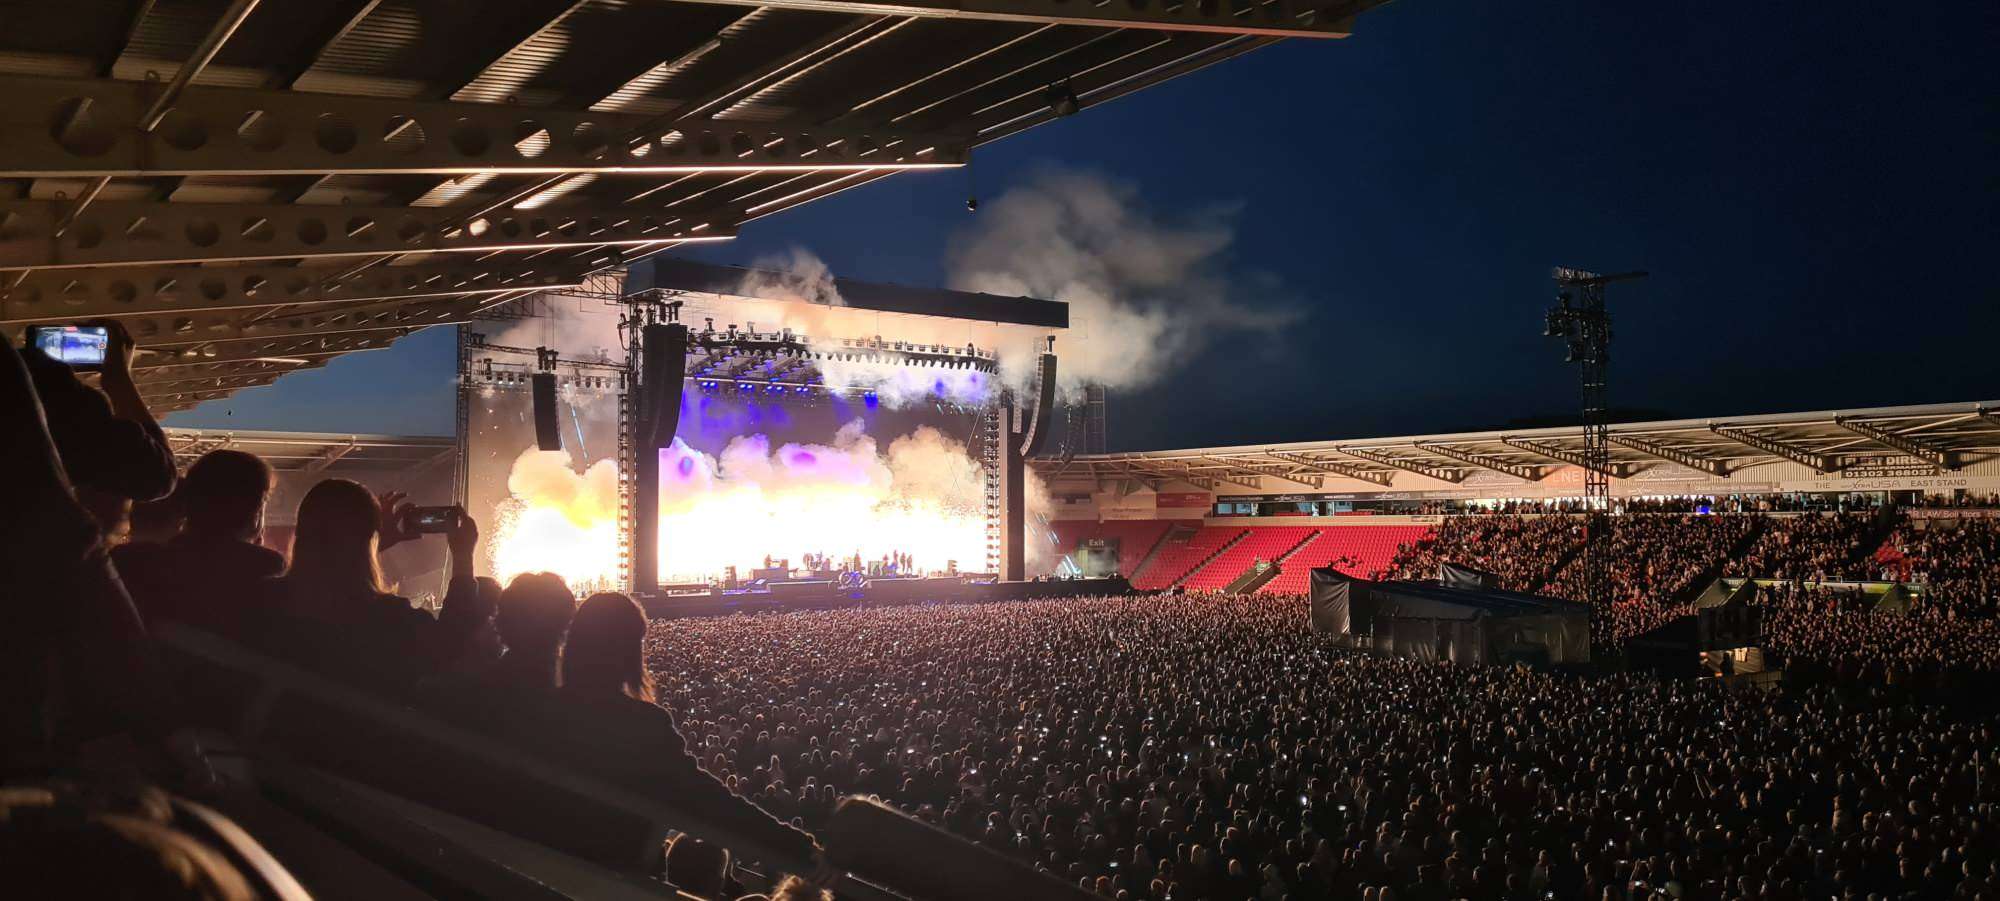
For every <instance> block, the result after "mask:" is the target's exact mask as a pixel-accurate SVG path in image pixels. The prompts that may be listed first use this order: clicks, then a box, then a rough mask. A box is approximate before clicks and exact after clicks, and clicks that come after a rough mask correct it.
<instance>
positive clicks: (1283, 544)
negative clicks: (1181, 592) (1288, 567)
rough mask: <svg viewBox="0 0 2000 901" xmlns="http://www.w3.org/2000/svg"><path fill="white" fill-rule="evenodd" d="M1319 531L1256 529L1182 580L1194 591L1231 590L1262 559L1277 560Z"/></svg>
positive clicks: (1295, 528)
mask: <svg viewBox="0 0 2000 901" xmlns="http://www.w3.org/2000/svg"><path fill="white" fill-rule="evenodd" d="M1315 531H1318V530H1316V529H1314V528H1312V527H1311V526H1253V527H1251V528H1249V529H1246V530H1244V533H1243V538H1242V539H1241V540H1239V541H1237V542H1236V543H1235V544H1232V545H1230V546H1229V547H1227V548H1224V549H1223V550H1222V551H1221V552H1219V553H1217V554H1216V555H1215V558H1214V559H1212V560H1210V561H1209V562H1207V563H1206V564H1203V565H1202V566H1199V567H1197V568H1195V569H1194V570H1193V571H1191V572H1189V573H1188V574H1187V575H1186V576H1183V577H1182V578H1181V584H1182V585H1184V586H1186V587H1187V588H1188V589H1189V590H1193V591H1214V590H1217V589H1221V588H1227V587H1228V586H1229V583H1231V582H1234V581H1236V579H1237V577H1238V576H1241V575H1243V574H1244V573H1245V572H1247V571H1248V570H1249V569H1250V567H1252V566H1254V565H1255V564H1256V563H1257V561H1259V560H1277V559H1278V558H1280V557H1282V556H1284V555H1285V554H1287V553H1289V552H1291V551H1292V550H1293V549H1294V548H1296V547H1298V546H1299V543H1300V542H1303V541H1305V540H1306V539H1308V538H1311V537H1312V534H1313V532H1315Z"/></svg>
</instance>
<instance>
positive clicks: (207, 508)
mask: <svg viewBox="0 0 2000 901" xmlns="http://www.w3.org/2000/svg"><path fill="white" fill-rule="evenodd" d="M271 481H272V476H271V467H270V466H269V465H267V464H265V462H264V461H263V459H261V458H259V457H258V456H257V455H255V454H249V453H244V452H243V451H235V450H217V451H210V452H208V453H207V454H204V455H202V457H201V459H199V460H196V461H195V462H194V465H192V466H190V467H188V471H187V476H186V477H185V478H183V479H182V480H181V487H180V490H179V491H177V492H176V493H175V495H174V497H175V499H176V500H177V501H178V502H179V503H180V505H181V506H182V509H184V510H185V511H186V525H185V526H184V527H183V529H182V531H181V533H180V534H179V535H176V536H174V537H173V538H172V539H170V540H168V541H167V542H165V543H162V544H150V543H136V542H135V543H132V544H127V545H125V546H123V547H120V548H118V549H117V550H116V551H114V552H113V553H112V561H113V562H114V563H116V564H117V566H118V572H119V575H120V576H121V577H123V578H124V579H125V584H126V586H127V588H129V589H130V590H131V592H132V600H133V601H134V602H135V603H136V604H138V605H139V612H140V614H141V615H143V616H144V617H145V618H146V620H147V621H148V622H154V621H163V620H164V621H173V622H181V623H186V624H188V625H191V626H195V627H198V628H201V629H206V630H208V631H212V632H216V633H218V634H221V635H230V636H235V635H240V634H242V632H243V630H244V629H246V628H248V627H249V625H250V624H251V623H252V622H253V620H254V618H255V617H256V616H257V615H258V614H259V613H260V611H259V609H258V608H259V606H260V605H261V604H262V603H263V601H264V598H265V596H266V595H267V594H268V586H266V585H265V582H266V581H267V580H269V579H272V578H275V577H277V576H278V575H280V574H282V573H283V572H284V571H285V556H284V555H283V554H280V553H278V552H277V551H274V550H271V549H270V548H267V547H265V546H263V545H262V544H260V543H258V542H259V539H260V538H261V537H262V536H263V531H264V504H265V501H266V499H267V498H268V497H269V496H270V493H271Z"/></svg>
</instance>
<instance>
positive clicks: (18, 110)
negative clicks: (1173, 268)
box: [0, 0, 1382, 412]
mask: <svg viewBox="0 0 2000 901" xmlns="http://www.w3.org/2000/svg"><path fill="white" fill-rule="evenodd" d="M1380 2H1382V0H1197V2H1184V0H1168V2H1161V3H1155V2H1139V0H1131V2H1113V3H1091V2H1085V0H953V2H951V3H944V2H941V0H899V2H896V3H882V2H872V0H771V2H765V0H522V2H491V3H479V2H468V0H321V2H312V3H305V2H280V0H263V2H258V0H185V2H176V3H150V2H147V3H137V2H132V0H67V2H62V3H53V2H50V3H19V4H11V5H10V8H9V11H8V12H7V13H6V16H5V18H4V22H5V27H4V28H0V92H4V95H5V96H6V98H7V103H8V113H7V115H6V116H5V117H4V121H0V186H4V187H0V239H4V240H0V277H4V278H0V290H4V297H0V328H4V329H5V330H7V331H8V332H9V333H17V332H18V330H19V328H20V326H21V325H23V324H25V323H28V322H65V321H76V320H80V319H89V318H95V317H102V316H115V317H118V318H120V319H122V320H124V321H125V322H126V323H127V324H128V325H129V327H130V328H131V329H132V331H133V333H134V334H135V336H136V337H137V338H138V340H139V342H140V344H141V346H143V347H147V348H150V349H152V350H154V351H155V353H152V354H149V355H147V356H146V357H144V358H143V359H142V362H141V366H142V368H143V372H142V373H141V376H140V378H141V389H142V392H143V393H144V394H145V395H146V396H147V397H148V399H149V400H150V402H151V403H152V404H153V405H154V406H155V408H156V409H157V410H159V411H161V412H167V411H172V410H177V409H183V408H186V407H188V406H192V405H194V404H196V403H199V402H201V401H204V400H210V399H215V398H220V397H225V396H227V395H228V394H229V393H231V392H233V391H235V390H237V389H239V388H242V387H246V386H249V385H255V384H264V383H267V382H269V381H270V380H271V379H273V378H276V377H278V376H280V375H283V374H284V373H286V372H291V371H296V370H298V369H302V368H307V367H312V366H318V365H321V364H323V363H324V362H325V361H326V360H327V359H328V358H330V357H332V356H334V355H338V354H342V353H348V352H353V351H361V350H370V349H376V348H380V347H383V346H386V345H387V344H388V343H389V342H390V341H392V340H394V339H395V338H397V337H399V336H401V335H404V334H407V333H409V332H411V331H413V330H416V329H420V328H425V327H429V326H433V325H440V324H448V323H455V322H462V321H465V320H466V319H468V318H470V317H472V316H474V315H477V314H479V313H481V312H482V311H485V310H489V309H490V308H492V307H495V306H496V305H501V304H505V303H508V302H509V301H512V300H514V299H517V298H520V297H522V296H525V295H528V294H530V293H533V292H536V291H541V290H548V289H559V288H572V287H575V286H579V285H585V284H586V283H587V282H591V281H593V279H595V282H596V284H595V286H594V287H592V288H591V290H595V291H600V292H601V291H604V290H607V288H608V289H610V290H615V289H616V284H617V283H616V282H615V281H607V280H606V279H605V278H604V277H603V276H602V275H599V276H595V277H594V276H593V275H592V273H607V272H609V273H616V272H618V271H620V270H621V269H622V268H623V267H625V266H626V265H628V264H629V263H631V262H633V261H635V260H638V259H641V258H645V257H647V256H648V255H650V254H654V253H658V252H660V251H662V250H666V249H669V248H673V247H677V246H682V245H684V244H687V243H690V242H701V241H715V240H726V239H727V238H728V237H730V236H731V235H732V234H733V233H734V231H735V230H736V229H737V228H738V227H739V226H741V225H742V224H743V223H745V222H748V221H750V220H753V219H757V218H760V217H763V216H768V215H771V214H772V213H776V212H780V211H782V210H785V209H789V208H790V207H793V206H796V205H798V204H801V203H806V202H809V201H812V200H815V199H817V198H820V197H825V196H828V195H830V194H833V193H836V192H838V191H842V190H845V189H847V188H850V187H854V186H856V185H860V184H865V183H867V182H869V181H872V180H874V179H877V178H881V177H883V176H885V175H889V174H892V173H894V172H897V171H903V170H909V169H932V168H941V167H951V166H958V165H962V164H963V163H964V162H965V161H966V160H967V158H968V154H969V153H970V151H971V149H972V148H974V147H976V146H978V145H980V144H983V143H986V142H988V141H992V140H996V139H998V138H1002V137H1005V136H1007V135H1010V134H1014V133H1016V132H1019V131H1021V130H1023V129H1026V128H1030V127H1033V126H1035V125H1038V124H1041V123H1043V122H1046V121H1049V120H1051V119H1053V118H1056V117H1058V116H1062V115H1067V114H1072V113H1075V112H1077V111H1078V110H1079V109H1081V110H1082V111H1083V112H1084V114H1086V115H1087V114H1088V109H1089V107H1092V106H1094V105H1097V104H1100V103H1105V102H1108V101H1110V100H1113V99H1116V98H1118V97H1120V96H1123V95H1125V94H1127V93H1130V92H1132V91H1136V90H1139V89H1141V88H1144V87H1147V86H1149V85H1152V84H1156V83H1159V82H1161V81H1164V80H1166V79H1169V78H1173V77H1176V76H1179V75H1183V74H1187V73H1190V72H1193V71H1195V70H1198V69H1200V68H1202V67H1204V66H1207V65H1210V64H1212V63H1215V62H1218V61H1221V60H1224V59H1228V58H1230V57H1232V56H1235V55H1237V54H1240V53H1244V52H1246V51H1249V50H1252V49H1255V48H1258V47H1261V46H1263V45H1265V44H1269V43H1272V42H1274V41H1277V40H1281V39H1284V38H1287V37H1307V38H1317V37H1341V36H1345V35H1346V34H1348V33H1349V31H1350V30H1351V29H1352V27H1353V24H1354V20H1355V18H1356V16H1357V15H1358V14H1359V13H1361V12H1363V11H1365V10H1367V9H1370V8H1372V7H1374V6H1376V5H1379V3H1380ZM1206 112H1207V113H1210V114H1220V113H1222V112H1223V111H1221V110H1213V111H1206ZM1202 114H1203V113H1202V112H1201V111H1196V112H1194V114H1193V115H1194V116H1195V117H1196V118H1197V119H1198V118H1199V117H1200V116H1201V115H1202ZM1216 133H1217V132H1216V130H1215V129H1213V128H1209V129H1195V130H1194V131H1190V132H1188V134H1190V135H1194V134H1200V135H1205V136H1210V135H1213V134H1216ZM1190 139H1192V138H1190ZM1201 139H1204V140H1205V139H1208V138H1206V137H1204V138H1201ZM860 227H865V225H862V226H860Z"/></svg>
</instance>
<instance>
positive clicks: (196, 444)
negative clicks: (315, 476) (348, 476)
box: [166, 429, 458, 475]
mask: <svg viewBox="0 0 2000 901" xmlns="http://www.w3.org/2000/svg"><path fill="white" fill-rule="evenodd" d="M166 431H167V443H168V444H171V445H173V449H174V460H175V462H177V463H179V464H180V465H181V466H183V467H185V466H187V465H188V464H189V463H193V462H194V460H195V458H197V457H200V456H201V455H202V454H205V453H208V452H209V451H214V450H222V449H224V448H234V449H236V450H244V451H249V452H251V453H253V454H256V455H257V456H259V457H262V458H264V462H266V463H269V464H271V468H272V469H275V470H277V471H279V472H304V473H319V472H324V473H326V474H328V475H337V474H339V473H340V472H342V471H345V470H355V469H365V470H371V471H381V470H413V469H422V468H425V467H429V466H434V465H438V464H441V463H444V462H446V461H448V460H451V459H452V458H454V457H455V456H457V454H458V448H457V444H456V443H455V442H454V441H453V440H452V439H451V438H449V437H434V436H427V435H417V436H411V435H338V434H333V433H330V432H255V431H224V430H219V429H167V430H166Z"/></svg>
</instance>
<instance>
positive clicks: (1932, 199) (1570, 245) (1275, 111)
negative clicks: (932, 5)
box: [170, 0, 2000, 450]
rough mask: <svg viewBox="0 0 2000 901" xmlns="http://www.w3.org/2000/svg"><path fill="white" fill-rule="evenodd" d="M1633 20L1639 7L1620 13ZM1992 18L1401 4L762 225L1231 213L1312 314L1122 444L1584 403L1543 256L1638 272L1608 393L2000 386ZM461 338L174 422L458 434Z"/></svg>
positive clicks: (1951, 391)
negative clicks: (992, 204)
mask: <svg viewBox="0 0 2000 901" xmlns="http://www.w3.org/2000/svg"><path fill="white" fill-rule="evenodd" d="M1610 7H1616V9H1612V8H1610ZM1996 39H2000V4H1994V3H1991V2H1961V0H1943V2H1937V3H1927V4H1912V5H1906V6H1902V7H1885V6H1882V5H1881V4H1866V5H1864V4H1860V3H1844V2H1843V3H1827V2H1803V0H1787V2H1770V3H1757V4H1731V3H1698V4H1605V3H1601V2H1592V0H1547V2H1542V3H1508V4H1500V3H1472V2H1463V0H1461V2H1448V0H1399V2H1396V3H1392V4H1390V5H1389V6H1387V7H1384V8H1382V9H1380V10H1377V11H1375V12H1372V13H1369V14H1366V15H1364V16H1362V18H1361V20H1360V25H1359V28H1358V33H1357V34H1356V35H1355V36H1354V37H1352V38H1350V39H1347V40H1345V41H1293V42H1288V43H1285V44H1281V45H1278V46H1276V47H1272V48H1267V49H1264V50H1260V51H1256V52H1254V53H1252V54H1250V55H1248V56H1245V57H1241V58H1239V59H1236V60H1233V61H1230V62H1227V63H1224V64H1221V65H1219V66H1215V67H1211V68H1209V69H1206V70H1203V71H1201V72H1198V73H1196V74H1194V75H1192V76H1188V77H1184V78H1181V79H1178V80H1175V81H1172V82H1169V83H1167V84H1165V85H1163V86H1160V87H1155V88H1152V89H1149V90H1146V91H1142V92H1140V93H1138V94H1135V95H1132V96H1129V97H1126V98H1124V99H1121V100H1117V101H1114V102H1111V103H1108V104H1106V105H1105V106H1102V107H1088V108H1086V109H1085V110H1084V111H1083V112H1082V113H1081V114H1080V115H1078V116H1075V117H1072V118H1069V119H1064V120H1059V121H1057V122H1055V123H1053V124H1050V125H1045V126H1042V127H1039V128H1036V129H1033V130H1031V131H1029V132H1026V133H1024V134H1021V135H1017V136H1015V137H1012V138H1008V139H1006V140H1004V141H1002V142H1000V143H998V144H994V145H989V146H988V147H985V148H982V149H981V150H980V151H979V152H978V154H977V159H976V162H975V165H974V166H973V167H972V171H971V174H970V176H968V175H967V174H966V173H965V172H962V171H953V172H939V173H911V174H905V175H899V176H895V177H893V178H889V179H886V180H882V181H879V182H877V183H875V184H873V185H870V186H867V187H864V188H860V189H856V190H852V191H849V192H847V193H844V194H841V195H838V196H836V197H833V198H831V199H828V200H823V201H819V202H815V203H812V204H809V205H807V206H805V207H802V208H799V209H796V210H793V211H790V212H787V213H783V214H780V215H778V216H776V217H773V218H771V219H766V220H762V221H759V222H755V223H752V224H751V225H749V226H747V227H745V229H744V230H743V234H742V237H741V238H740V239H739V240H737V241H735V242H732V243H730V244H728V245H722V246H718V247H716V248H713V249H710V250H705V251H704V252H703V253H702V254H701V256H702V258H705V259H709V260H713V261H718V262H731V263H749V262H752V261H754V260H757V259H759V258H761V257H767V256H770V255H773V254H776V253H780V252H783V251H786V250H787V249H789V248H791V247H793V246H799V247H804V248H806V249H808V250H810V251H811V252H812V253H814V254H817V255H818V256H819V257H821V258H822V259H824V260H825V261H826V262H827V263H828V264H829V265H830V266H831V267H832V269H833V271H835V272H837V273H839V274H841V275H845V276H852V277H857V278H864V279H870V280H876V281H891V282H903V283H909V284H919V285H942V284H943V283H944V282H945V281H946V277H947V274H946V271H945V262H944V261H945V247H946V244H947V241H948V239H949V238H950V236H951V235H952V233H953V232H954V231H955V230H957V229H959V228H961V227H963V226H965V225H966V224H967V223H968V222H969V221H970V219H971V218H972V217H974V216H978V215H980V214H978V213H968V212H967V211H966V209H965V198H966V195H967V193H968V190H969V189H971V188H976V190H977V192H978V193H979V194H980V195H981V196H982V197H992V196H995V195H998V194H1000V193H1002V192H1004V191H1005V190H1006V189H1007V188H1008V187H1009V186H1011V185H1016V184H1020V183H1022V182H1023V181H1024V180H1026V179H1027V178H1028V177H1029V176H1030V175H1031V174H1033V173H1035V172H1037V171H1040V170H1042V169H1044V168H1047V167H1051V166H1057V167H1063V168H1066V169H1071V170H1078V171H1083V172H1088V173H1097V174H1102V175H1105V176H1108V177H1110V178H1113V179H1115V180H1119V181H1122V182H1124V183H1127V184H1129V185H1131V186H1133V187H1135V188H1136V190H1137V192H1138V195H1139V196H1140V197H1141V198H1143V200H1144V202H1145V203H1146V205H1147V206H1148V207H1150V209H1151V210H1152V211H1153V212H1154V213H1156V214H1158V215H1160V216H1163V217H1167V218H1171V217H1173V216H1175V215H1177V214H1179V213H1180V212H1182V211H1192V210H1206V209H1214V208H1216V207H1217V206H1227V207H1228V208H1231V209H1233V210H1235V211H1236V212H1235V217H1236V220H1235V221H1236V225H1237V235H1236V241H1235V243H1234V245H1233V247H1232V249H1231V251H1230V258H1229V261H1228V268H1229V271H1231V272H1238V273H1242V274H1243V276H1244V277H1245V278H1246V279H1247V278H1257V279H1266V278H1269V279H1273V280H1274V284H1275V287H1273V288H1272V297H1273V302H1274V303H1284V304H1290V305H1293V306H1297V307H1300V308H1302V309H1304V310H1305V311H1306V315H1305V317H1304V318H1303V319H1302V320H1301V321H1300V322H1299V323H1297V324H1296V325H1295V326H1294V327H1291V328H1288V329H1285V330H1284V331H1282V332H1280V333H1276V334H1258V335H1256V336H1254V337H1244V336H1242V335H1235V336H1225V337H1224V338H1223V339H1222V340H1220V341H1218V342H1216V343H1212V344H1211V345H1210V346H1209V347H1208V348H1207V349H1206V350H1205V351H1204V352H1203V353H1201V354H1199V355H1197V356H1196V357H1194V358H1191V359H1189V360H1187V361H1186V365H1185V366H1183V367H1181V368H1180V369H1179V370H1178V372H1177V373H1176V374H1174V375H1172V376H1170V377H1169V378H1168V379H1166V380H1165V381H1163V382H1161V383H1159V384H1156V385H1154V386H1153V387H1151V388H1148V389H1144V390H1140V391H1132V392H1124V393H1119V394H1114V395H1113V396H1112V400H1111V436H1112V445H1113V449H1114V450H1136V449H1153V448H1169V447H1176V446H1194V445H1222V444H1236V443H1250V442H1263V441H1283V440H1309V439H1318V438H1344V437H1363V436H1371V435H1389V434H1406V433H1414V432H1429V431H1447V430H1458V429H1468V428H1479V427H1489V426H1499V425H1502V424H1505V423H1507V422H1508V421H1510V420H1515V419H1521V418H1527V417H1537V416H1548V415H1561V414H1564V413H1569V412H1571V411H1573V410H1574V409H1575V406H1576V388H1575V375H1574V373H1573V372H1572V371H1570V369H1569V367H1566V366H1565V365H1564V364H1563V363H1562V350H1561V348H1560V346H1559V344H1558V342H1556V341H1554V340H1552V339H1546V338H1543V337H1542V336H1541V314H1542V311H1543V310H1544V309H1545V308H1546V307H1547V306H1548V305H1549V304H1550V303H1551V302H1552V300H1553V289H1552V287H1551V282H1550V281H1549V278H1548V270H1549V267H1550V266H1552V265H1559V264H1560V265H1571V266H1578V267H1584V268H1592V269H1598V270H1600V271H1620V270H1626V269H1646V270H1650V271H1651V272H1652V277H1651V278H1650V279H1648V280H1646V281H1643V282H1640V283H1637V284H1635V285H1620V286H1616V287H1615V288H1614V290H1613V294H1612V307H1613V315H1614V318H1615V326H1616V330H1617V338H1616V340H1615V342H1614V345H1613V357H1612V383H1611V394H1612V402H1613V404H1614V405H1615V406H1617V407H1622V408H1633V409H1643V410H1646V411H1649V412H1650V411H1657V412H1658V413H1660V414H1662V415H1676V416H1715V415H1729V414H1741V413H1758V412H1787V411H1795V410H1811V409H1825V408H1833V407H1861V406H1875V405H1887V404H1908V403H1931V402H1944V401H1969V400H1982V399H1992V398H1996V397H2000V312H1996V309H1997V308H2000V290H1996V288H2000V274H1996V271H2000V269H1997V268H1996V267H2000V204H1996V200H2000V190H1996V183H1995V179H1996V173H2000V66H1995V65H1994V64H1993V60H1992V51H1993V48H1994V47H1995V46H2000V40H1996ZM451 345H452V341H451V332H450V330H449V329H433V330H432V331H430V332H426V333H421V334H418V335H415V336H412V337H410V338H406V339H404V341H403V342H402V343H400V344H399V345H398V346H397V347H396V348H394V349H391V350H388V351H381V352H371V353H363V354H356V355H353V356H349V357H345V358H341V359H339V360H336V361H334V362H333V363H332V364H331V365H329V366H328V367H327V368H326V369H324V370H319V371H313V372H308V373H303V374H299V375H294V376H289V377H287V378H285V379H283V380H281V381H280V382H279V383H278V384H277V385H276V386H273V387H269V388H260V389H250V390H248V391H244V392H242V393H240V394H238V395H237V396H236V397H234V398H232V399H230V400H228V401H224V402H221V403H215V404H210V405H207V406H205V407H203V408H201V409H199V410H197V411H194V412H192V413H188V414H181V415H178V416H175V417H173V418H172V419H171V420H170V424H174V425H199V426H207V427H223V428H238V429H248V428H275V429H310V430H322V431H355V432H386V433H404V434H448V433H450V431H451V429H452V393H451V386H450V378H451V366H452V363H451Z"/></svg>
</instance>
